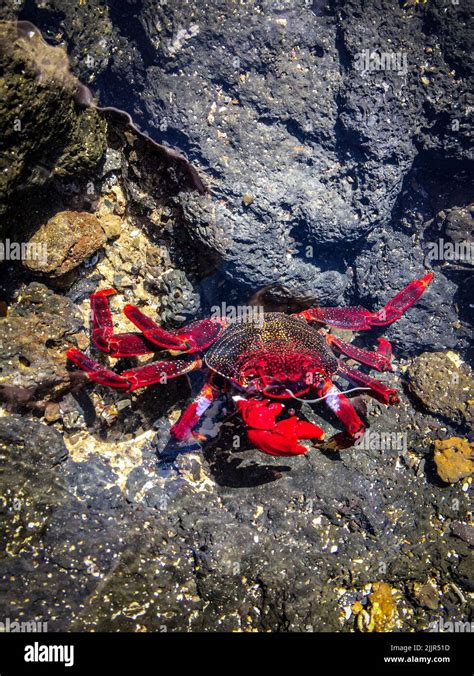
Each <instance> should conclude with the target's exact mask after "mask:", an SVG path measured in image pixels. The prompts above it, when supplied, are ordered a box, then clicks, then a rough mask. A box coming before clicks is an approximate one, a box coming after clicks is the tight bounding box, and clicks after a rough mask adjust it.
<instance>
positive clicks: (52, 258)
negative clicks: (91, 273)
mask: <svg viewBox="0 0 474 676" xmlns="http://www.w3.org/2000/svg"><path fill="white" fill-rule="evenodd" d="M105 241H106V235H105V233H104V231H103V229H102V227H101V225H100V222H99V220H98V219H97V217H96V216H94V214H90V213H87V212H85V211H60V212H59V213H57V214H55V216H53V217H52V218H50V219H49V221H48V222H47V223H45V224H44V225H42V226H41V227H40V228H39V229H38V230H37V231H36V232H35V234H34V235H33V237H32V238H31V239H30V242H29V243H30V244H35V245H37V246H41V247H42V248H43V249H44V250H45V251H46V255H45V256H42V257H41V258H40V259H39V260H38V259H37V260H26V261H24V265H25V267H27V268H28V269H29V270H31V271H32V272H41V273H43V274H46V275H48V276H50V277H60V276H61V275H64V274H66V273H67V272H69V271H70V270H73V269H74V268H76V267H77V266H78V265H80V264H81V263H83V262H84V261H85V260H86V259H87V258H89V256H92V254H93V253H95V252H96V251H97V249H100V247H102V246H103V245H104V244H105Z"/></svg>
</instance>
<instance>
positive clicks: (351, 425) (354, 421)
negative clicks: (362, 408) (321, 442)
mask: <svg viewBox="0 0 474 676" xmlns="http://www.w3.org/2000/svg"><path fill="white" fill-rule="evenodd" d="M318 393H319V394H321V396H324V397H325V402H326V404H327V405H328V406H329V408H330V409H331V411H332V412H333V413H334V414H335V415H336V416H337V417H338V418H339V420H340V421H341V422H342V424H343V425H344V427H345V429H346V431H347V433H348V434H349V436H351V437H355V436H356V435H358V434H361V433H362V432H363V431H364V429H365V426H364V423H363V422H362V420H361V419H360V418H359V416H358V415H357V413H356V411H355V409H354V407H353V406H352V404H351V402H350V401H349V399H348V398H347V397H346V396H345V395H344V394H343V393H342V392H340V391H339V390H338V388H337V387H336V386H335V385H334V383H333V382H332V381H331V380H329V378H328V379H327V380H325V382H324V384H323V385H322V386H321V387H319V388H318Z"/></svg>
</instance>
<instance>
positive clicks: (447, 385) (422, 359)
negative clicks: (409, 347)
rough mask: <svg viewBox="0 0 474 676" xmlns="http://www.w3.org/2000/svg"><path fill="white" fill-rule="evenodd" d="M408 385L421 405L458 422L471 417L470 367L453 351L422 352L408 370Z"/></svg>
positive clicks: (473, 392) (473, 394) (473, 410)
mask: <svg viewBox="0 0 474 676" xmlns="http://www.w3.org/2000/svg"><path fill="white" fill-rule="evenodd" d="M406 376H407V383H406V386H407V389H408V391H409V392H410V394H412V395H413V396H414V397H415V398H416V399H417V400H418V401H419V402H420V403H421V404H422V406H423V407H424V408H425V409H426V410H427V411H429V412H430V413H433V414H435V415H440V416H443V417H444V418H446V419H448V420H450V421H452V422H453V423H455V424H457V425H461V424H467V425H472V423H473V421H474V403H473V399H474V380H473V377H472V372H471V369H470V368H469V366H468V365H467V364H464V363H462V362H461V361H460V359H459V357H458V356H457V355H456V354H454V353H453V352H425V353H423V354H421V355H420V356H419V357H416V358H415V359H414V360H413V361H412V362H411V364H410V365H409V367H408V369H407V371H406Z"/></svg>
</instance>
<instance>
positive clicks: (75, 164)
mask: <svg viewBox="0 0 474 676" xmlns="http://www.w3.org/2000/svg"><path fill="white" fill-rule="evenodd" d="M0 59H1V61H0V67H1V69H2V81H1V88H2V90H1V91H2V96H1V97H0V101H1V104H0V124H1V136H2V140H3V149H2V156H1V158H0V163H1V167H2V171H1V172H0V175H1V178H0V213H4V212H5V211H6V210H7V207H8V203H9V202H11V200H12V197H13V196H14V195H15V194H16V193H17V192H21V191H22V190H24V189H25V187H28V188H29V189H31V188H32V187H34V186H36V187H39V186H42V185H44V184H45V183H47V182H48V181H49V180H50V179H51V177H53V176H54V177H60V176H71V175H77V174H80V173H84V172H87V171H90V170H91V169H92V168H94V167H95V166H96V165H97V163H98V162H99V160H100V158H101V156H102V154H103V151H104V149H105V122H104V121H103V120H102V119H101V118H100V116H99V115H98V114H97V112H96V111H94V110H92V109H88V110H82V111H81V110H79V109H77V108H76V104H75V102H74V92H75V90H76V88H77V84H78V82H77V80H76V78H75V77H74V76H73V75H72V74H71V73H70V72H69V62H68V57H67V54H66V52H65V51H64V49H62V48H53V47H51V46H49V45H47V44H46V43H45V42H44V41H43V40H42V38H41V37H40V36H39V35H38V34H37V33H35V32H31V33H27V32H25V31H22V32H20V33H18V32H17V30H16V28H15V27H14V25H13V24H12V23H4V24H0Z"/></svg>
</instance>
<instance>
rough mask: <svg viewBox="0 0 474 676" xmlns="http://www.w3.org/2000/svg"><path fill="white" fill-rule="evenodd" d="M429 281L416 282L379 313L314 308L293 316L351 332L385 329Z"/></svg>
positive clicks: (409, 304)
mask: <svg viewBox="0 0 474 676" xmlns="http://www.w3.org/2000/svg"><path fill="white" fill-rule="evenodd" d="M432 279H433V273H432V272H429V273H428V274H426V275H424V277H421V279H415V281H413V282H411V283H410V284H408V285H407V286H406V287H405V288H404V289H402V290H401V291H399V292H398V293H397V294H396V295H395V296H394V297H393V298H392V299H391V300H389V301H388V303H387V304H386V305H385V306H384V307H383V308H382V309H381V310H378V312H370V311H369V310H367V309H366V308H365V307H347V308H339V307H326V308H324V307H321V308H320V307H316V308H311V309H309V310H304V311H303V312H299V313H297V314H296V315H295V316H296V317H301V318H302V319H306V320H307V321H317V322H321V323H324V324H328V325H329V326H335V327H337V328H340V329H349V330H352V331H363V330H366V329H370V328H372V327H373V326H386V325H387V324H391V323H392V322H394V321H395V320H396V319H399V318H400V317H401V316H402V314H403V313H404V312H405V311H406V310H408V308H409V307H411V306H412V305H413V303H414V302H415V301H416V300H418V298H419V297H420V296H421V295H422V293H423V292H424V291H425V290H426V287H427V286H428V284H429V283H430V282H431V280H432Z"/></svg>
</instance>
